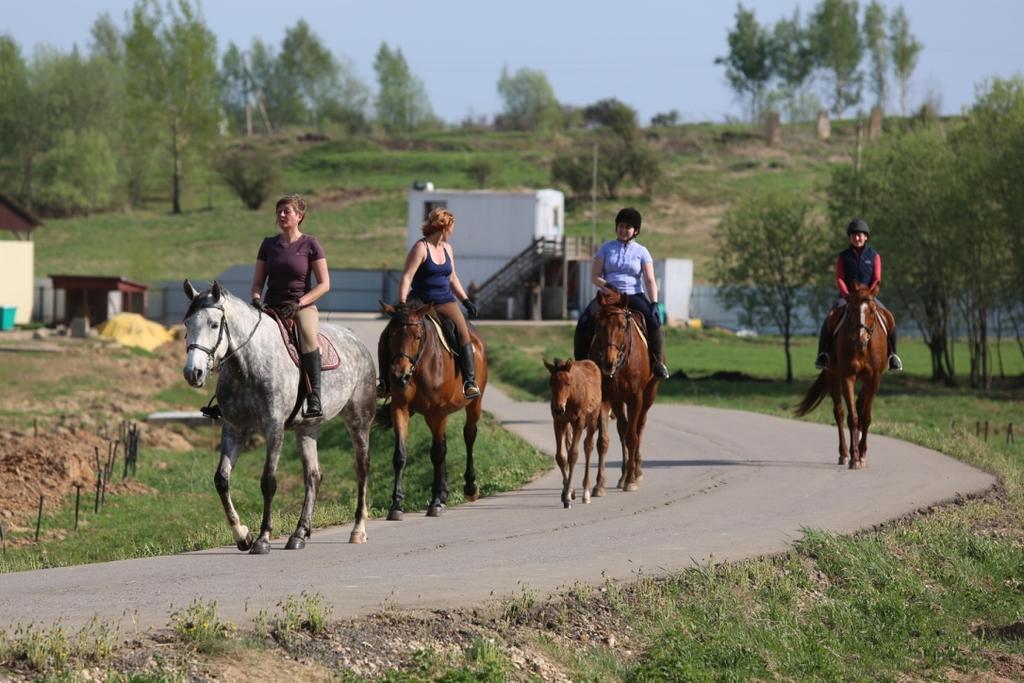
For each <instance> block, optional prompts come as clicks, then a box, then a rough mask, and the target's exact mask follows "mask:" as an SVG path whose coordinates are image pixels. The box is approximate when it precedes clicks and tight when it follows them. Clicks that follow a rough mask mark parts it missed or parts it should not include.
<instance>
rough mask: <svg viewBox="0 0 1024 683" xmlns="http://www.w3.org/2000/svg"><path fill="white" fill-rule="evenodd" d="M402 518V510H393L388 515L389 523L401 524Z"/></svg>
mask: <svg viewBox="0 0 1024 683" xmlns="http://www.w3.org/2000/svg"><path fill="white" fill-rule="evenodd" d="M402 517H403V515H402V511H401V510H392V511H390V512H389V513H388V521H389V522H401V521H402Z"/></svg>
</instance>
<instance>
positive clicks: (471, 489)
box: [462, 484, 480, 503]
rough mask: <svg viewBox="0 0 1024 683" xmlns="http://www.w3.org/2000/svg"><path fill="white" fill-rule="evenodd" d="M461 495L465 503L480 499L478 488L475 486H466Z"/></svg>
mask: <svg viewBox="0 0 1024 683" xmlns="http://www.w3.org/2000/svg"><path fill="white" fill-rule="evenodd" d="M462 495H464V496H465V497H466V502H467V503H472V502H473V501H474V500H479V499H480V488H479V487H478V486H476V485H475V484H474V485H473V486H467V487H466V488H464V489H463V490H462Z"/></svg>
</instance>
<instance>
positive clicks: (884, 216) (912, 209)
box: [828, 127, 964, 386]
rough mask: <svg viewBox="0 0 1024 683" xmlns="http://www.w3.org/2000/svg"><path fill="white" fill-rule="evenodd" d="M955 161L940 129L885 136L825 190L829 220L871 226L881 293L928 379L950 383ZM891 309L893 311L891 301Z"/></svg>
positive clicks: (956, 263)
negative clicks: (928, 369)
mask: <svg viewBox="0 0 1024 683" xmlns="http://www.w3.org/2000/svg"><path fill="white" fill-rule="evenodd" d="M958 178H959V171H958V168H957V160H956V158H955V156H954V155H953V153H952V150H951V148H950V146H949V144H948V142H947V140H946V135H945V133H944V132H943V131H942V130H941V129H940V128H938V127H926V128H922V129H920V130H916V131H912V132H911V133H909V134H907V135H903V136H886V137H885V138H882V139H880V140H879V141H878V142H876V143H873V144H871V145H869V146H868V147H867V148H866V149H865V150H864V153H863V160H862V164H861V167H860V168H859V169H858V168H857V167H856V166H854V165H853V164H847V165H843V166H838V167H836V168H835V170H834V171H833V173H832V178H831V181H830V183H829V186H828V197H829V207H830V211H829V213H830V216H831V218H832V223H833V224H834V225H845V224H846V223H847V222H849V220H850V218H851V217H852V216H860V217H862V218H864V219H865V220H866V221H867V222H868V224H869V225H871V226H872V236H871V241H872V242H873V243H874V245H875V246H876V247H877V248H878V249H879V251H880V252H881V253H883V254H884V255H885V262H884V265H885V268H884V271H883V282H882V293H881V296H882V297H883V298H884V299H885V300H886V301H887V302H888V303H889V305H890V307H892V308H893V309H894V310H899V311H905V312H906V314H907V317H908V319H907V320H906V321H903V320H901V321H900V323H899V324H900V327H901V328H902V329H904V330H905V329H907V323H914V324H916V325H917V328H918V330H919V331H920V333H921V336H922V337H923V339H924V342H925V344H926V345H927V346H928V349H929V351H930V353H931V361H932V379H933V380H934V381H939V382H943V383H945V384H947V385H950V386H952V385H954V384H955V383H956V366H955V364H954V356H953V349H952V344H953V341H954V337H953V324H954V322H955V293H956V291H957V290H958V289H959V288H960V283H961V282H962V281H963V269H962V265H963V261H962V259H961V257H960V256H959V255H958V254H957V251H956V250H954V249H951V248H950V245H952V244H959V242H960V237H959V233H960V232H961V231H962V230H963V229H964V228H963V225H962V203H961V201H960V199H959V196H960V195H961V194H962V192H961V190H960V189H959V188H960V187H961V186H962V183H961V181H960V180H959V179H958ZM894 303H895V304H896V306H893V304H894Z"/></svg>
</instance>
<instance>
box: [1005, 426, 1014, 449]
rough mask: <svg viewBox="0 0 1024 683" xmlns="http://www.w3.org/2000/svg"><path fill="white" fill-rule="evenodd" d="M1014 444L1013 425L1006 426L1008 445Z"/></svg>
mask: <svg viewBox="0 0 1024 683" xmlns="http://www.w3.org/2000/svg"><path fill="white" fill-rule="evenodd" d="M1011 443H1013V423H1012V422H1011V423H1009V424H1008V425H1006V444H1007V445H1009V444H1011Z"/></svg>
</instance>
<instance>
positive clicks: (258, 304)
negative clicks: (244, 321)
mask: <svg viewBox="0 0 1024 683" xmlns="http://www.w3.org/2000/svg"><path fill="white" fill-rule="evenodd" d="M252 307H253V308H255V309H256V310H257V311H259V312H260V313H266V312H267V305H266V304H265V303H263V299H261V298H260V297H258V296H254V297H253V298H252Z"/></svg>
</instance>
